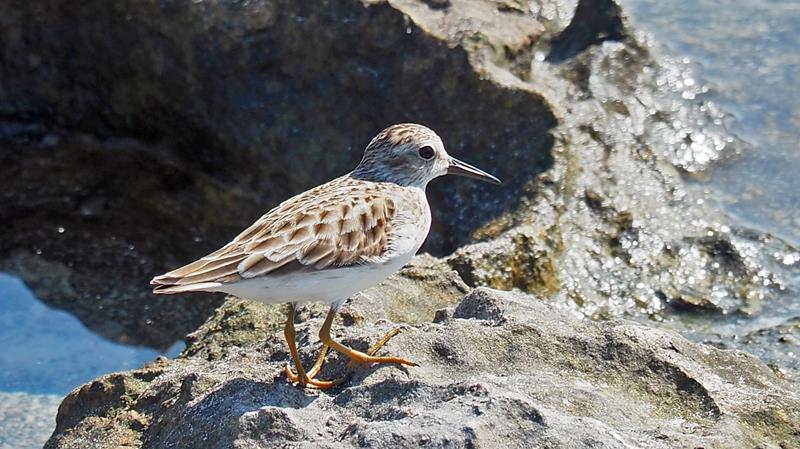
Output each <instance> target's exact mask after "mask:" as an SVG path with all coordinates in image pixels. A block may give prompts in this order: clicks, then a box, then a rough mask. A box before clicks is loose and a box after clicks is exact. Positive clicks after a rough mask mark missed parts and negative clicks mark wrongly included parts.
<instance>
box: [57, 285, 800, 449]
mask: <svg viewBox="0 0 800 449" xmlns="http://www.w3.org/2000/svg"><path fill="white" fill-rule="evenodd" d="M455 310H456V313H455V314H454V316H453V318H451V319H449V320H446V321H444V322H442V323H421V324H415V325H413V326H409V327H406V328H405V330H404V331H403V332H402V333H401V334H399V335H398V336H396V337H395V338H394V339H393V340H392V341H391V342H390V343H389V344H388V345H387V347H386V348H385V349H384V350H383V351H384V352H386V353H391V354H396V355H399V356H403V357H408V358H410V359H412V360H415V361H417V362H418V363H419V366H418V367H410V368H398V367H396V366H381V367H371V368H362V369H359V370H358V371H357V372H356V373H355V374H354V375H353V377H352V378H351V380H350V381H349V382H348V383H347V384H346V385H344V386H343V387H340V388H338V389H335V390H330V391H316V390H309V391H304V390H302V389H299V388H296V387H293V386H291V385H290V384H288V383H287V381H286V379H285V377H284V376H283V374H282V370H283V366H284V365H285V364H286V362H287V360H288V354H287V351H286V348H285V343H284V342H283V340H282V333H281V332H277V333H275V334H273V335H271V336H269V337H268V338H266V339H265V341H257V340H253V341H251V342H248V343H241V342H239V343H237V344H235V345H231V346H229V347H228V348H227V352H226V353H225V354H224V356H222V357H221V358H218V359H212V360H208V359H207V358H206V357H205V356H202V355H201V354H205V353H208V350H209V349H210V347H211V346H214V347H216V345H217V344H218V342H215V341H214V339H213V338H210V337H208V336H209V334H206V336H204V337H202V338H200V339H198V340H196V341H195V342H194V343H193V346H192V347H193V348H194V349H192V347H190V348H189V349H187V352H186V353H184V354H183V355H182V356H181V357H180V358H178V359H176V360H166V359H162V360H159V361H157V362H155V363H153V364H151V365H149V366H147V367H145V368H143V369H141V370H136V371H131V372H128V373H121V374H111V375H108V376H105V377H102V378H100V379H98V380H96V381H94V382H92V383H89V384H87V385H84V386H83V387H81V388H79V389H77V390H75V391H73V392H72V393H70V395H69V396H67V398H66V399H65V400H64V402H63V403H62V405H61V407H60V409H59V416H58V426H57V429H56V432H55V433H54V434H53V436H52V437H51V438H50V440H49V441H48V443H47V445H46V446H45V447H46V448H67V447H174V448H181V447H198V445H201V446H202V447H220V448H222V447H240V448H260V447H331V448H334V447H354V446H358V447H389V446H392V447H417V446H423V447H471V446H486V447H603V448H621V447H650V448H672V447H707V448H717V447H719V448H722V447H725V448H752V447H757V446H760V447H795V446H796V445H797V444H800V395H798V393H797V391H796V390H795V389H793V388H791V386H790V384H788V383H787V382H786V381H784V380H782V379H780V378H779V377H777V376H776V375H775V374H774V373H773V372H772V371H771V370H770V369H769V368H768V367H766V366H765V365H764V364H763V363H761V362H760V361H758V360H757V359H756V358H755V357H753V356H750V355H748V354H746V353H743V352H739V351H730V350H728V351H724V350H719V349H715V348H712V347H709V346H705V345H701V344H696V343H691V342H689V341H687V340H686V339H684V338H682V337H680V336H678V335H677V334H675V333H672V332H668V331H663V330H657V329H652V328H649V327H646V326H643V325H640V324H634V323H631V322H627V321H611V322H604V323H595V322H591V321H587V320H583V319H579V318H575V317H574V316H571V315H570V314H568V313H565V312H563V311H559V310H558V309H556V308H554V307H552V306H550V305H548V304H546V303H544V302H542V301H541V300H540V299H538V298H535V297H532V296H527V295H524V294H519V293H505V292H499V291H495V290H490V289H486V288H479V289H476V290H474V291H473V292H472V293H470V294H468V295H467V296H465V297H464V298H463V299H462V300H461V301H460V302H459V303H458V304H457V305H456V306H455ZM487 310H492V312H491V313H488V314H487V313H485V311H487ZM226 319H229V318H225V317H224V316H222V315H218V316H216V317H215V318H213V319H212V320H210V321H209V323H207V324H206V326H211V325H218V326H224V324H223V323H222V321H224V320H226ZM321 321H322V318H321V317H319V318H313V319H311V320H309V321H307V322H305V323H302V324H300V325H299V327H298V330H299V333H300V335H301V340H302V341H304V342H305V343H304V344H303V346H302V348H303V350H302V353H303V356H304V358H305V359H306V361H307V363H310V362H311V361H312V360H313V358H314V355H315V354H314V352H315V351H316V350H317V349H318V348H319V344H318V341H317V340H316V338H315V337H314V334H315V332H316V330H317V328H318V327H319V325H320V324H321ZM389 327H390V326H389V324H388V323H384V324H374V323H372V322H365V323H361V324H354V325H352V326H348V327H345V328H341V327H337V328H336V333H337V334H338V335H339V338H341V339H342V340H343V341H345V342H347V343H349V344H353V345H354V346H356V347H364V346H367V345H368V344H369V343H370V342H372V341H374V340H375V339H376V338H378V337H379V336H380V335H381V334H382V333H383V332H385V331H386V330H387V329H388V328H389ZM258 333H259V334H260V331H259V332H258ZM312 342H313V343H312ZM189 353H191V355H190V354H189ZM342 369H343V364H342V362H341V361H339V360H334V361H332V362H330V363H329V365H328V366H327V367H326V368H325V369H324V373H325V375H335V374H338V373H341V372H342ZM201 442H202V443H201Z"/></svg>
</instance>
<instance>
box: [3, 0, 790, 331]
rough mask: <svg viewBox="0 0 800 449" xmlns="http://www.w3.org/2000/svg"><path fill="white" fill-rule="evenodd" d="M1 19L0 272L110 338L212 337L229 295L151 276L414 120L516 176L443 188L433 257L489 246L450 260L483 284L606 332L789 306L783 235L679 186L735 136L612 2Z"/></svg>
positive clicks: (210, 7) (86, 13) (195, 5)
mask: <svg viewBox="0 0 800 449" xmlns="http://www.w3.org/2000/svg"><path fill="white" fill-rule="evenodd" d="M0 17H2V19H0V20H2V24H3V26H2V27H0V41H2V42H3V43H4V44H3V46H2V47H0V79H2V80H3V82H2V83H0V137H2V138H3V143H2V145H3V148H4V150H5V151H3V159H2V162H3V163H2V168H0V170H1V172H0V175H2V176H0V195H3V198H2V200H3V203H4V204H10V205H12V206H13V207H4V208H2V209H0V219H2V220H3V221H4V222H7V223H14V226H11V227H7V228H6V229H4V230H3V231H0V232H2V237H3V238H1V239H0V242H2V243H0V269H3V270H4V271H10V272H12V273H14V274H17V275H19V276H20V277H22V278H23V280H25V281H26V282H27V283H28V284H29V285H31V287H32V288H33V289H34V290H35V291H36V293H37V295H38V296H40V297H41V298H43V299H44V300H45V301H46V302H48V303H49V304H51V305H53V306H56V307H61V308H65V309H67V310H69V311H71V312H72V313H74V314H75V315H76V316H78V317H80V318H81V319H82V320H83V321H84V323H86V324H87V325H88V326H89V327H91V328H92V329H94V330H95V331H97V332H99V333H101V334H103V335H106V336H108V337H110V338H114V339H115V340H118V341H124V342H131V343H137V344H146V345H150V346H156V347H167V346H169V345H170V344H171V343H172V342H173V341H174V340H175V339H176V338H178V337H179V336H180V335H182V334H183V333H185V332H188V331H189V330H191V329H193V328H195V327H196V326H197V325H198V324H199V323H201V322H202V321H203V320H204V319H205V318H206V317H207V316H209V315H210V314H211V312H212V310H213V308H214V307H216V306H217V305H218V304H219V303H220V300H219V299H209V298H205V299H195V298H190V299H185V300H180V299H177V300H176V299H173V298H169V299H167V300H164V299H153V297H152V295H151V294H150V293H149V291H148V288H147V286H146V281H147V280H148V279H149V278H150V277H151V276H152V275H153V274H156V273H158V272H160V271H162V270H165V269H168V268H174V267H175V266H176V265H178V264H180V263H184V262H187V261H189V260H192V259H193V258H195V257H199V256H201V255H203V254H204V253H206V252H208V251H210V250H213V249H214V248H215V247H216V246H217V245H221V244H223V243H225V242H226V241H227V240H228V239H230V238H231V236H232V235H234V234H235V230H236V229H241V228H243V227H244V226H246V225H247V224H249V223H250V222H251V221H252V220H253V219H255V218H256V217H257V216H258V215H259V214H260V213H262V212H263V211H264V210H266V209H268V208H269V207H270V206H272V205H275V204H276V203H277V202H278V201H279V200H282V199H284V198H285V197H287V196H288V195H290V194H292V193H296V192H298V191H300V190H303V189H305V188H308V187H310V186H312V185H315V184H317V183H319V182H321V181H324V180H326V179H330V178H331V177H333V176H335V175H338V174H341V173H342V172H345V171H347V170H348V169H350V168H352V167H353V166H354V165H355V163H356V162H357V161H358V159H359V157H360V155H361V151H362V148H363V146H364V145H365V143H366V142H367V141H368V140H369V139H370V138H371V137H372V135H373V134H374V133H375V132H377V131H378V130H379V129H381V128H382V127H384V126H386V125H387V124H389V123H392V122H398V121H405V120H410V121H416V122H422V123H426V124H429V125H431V126H432V127H433V128H435V129H436V130H437V131H439V132H440V134H441V135H442V136H443V137H444V140H445V142H446V144H447V146H448V148H449V149H450V151H451V152H452V153H453V154H457V155H459V156H462V157H463V158H464V159H467V160H469V161H470V162H474V163H475V164H476V165H479V166H481V167H484V168H486V169H488V170H489V171H492V172H494V173H496V174H497V175H498V176H500V177H501V178H502V179H503V180H504V181H505V184H504V186H503V187H501V188H498V189H487V188H485V186H482V185H480V184H479V183H474V182H469V181H465V180H453V179H450V180H446V181H438V182H436V183H434V185H432V186H431V188H430V189H429V196H430V197H431V202H432V205H433V209H434V211H435V214H434V215H435V217H434V228H433V231H432V234H431V237H430V239H429V242H428V244H427V247H426V248H427V249H428V250H430V251H432V252H434V253H435V254H437V255H445V254H448V253H450V252H451V251H453V250H454V249H456V248H457V247H458V246H459V245H461V244H464V243H466V242H472V241H475V239H479V240H483V241H484V243H479V244H477V245H471V246H467V247H465V248H462V249H460V250H459V251H457V252H456V253H455V254H453V255H452V256H450V257H449V258H448V259H447V261H448V264H449V265H450V266H451V267H452V268H454V269H456V270H457V271H458V272H459V274H460V276H461V277H462V278H463V279H464V280H465V281H466V282H467V283H468V284H470V285H472V286H477V285H486V286H492V287H496V288H503V289H505V288H518V289H521V290H523V291H526V292H530V293H534V294H538V295H543V296H547V297H550V298H552V299H553V300H554V301H555V302H557V303H559V304H561V305H563V306H564V307H569V308H572V309H575V310H578V311H580V312H581V313H584V314H587V315H589V316H595V317H606V316H619V315H622V314H629V313H637V312H642V313H644V314H657V313H660V312H661V311H662V310H663V309H665V308H666V307H668V306H675V307H676V308H678V309H689V310H697V309H700V310H708V311H711V312H713V313H718V314H730V313H733V312H744V313H753V312H757V311H758V310H759V307H760V304H761V301H762V298H763V297H764V296H765V294H771V293H772V292H774V291H777V290H780V289H781V288H782V283H781V279H780V276H779V275H778V274H775V273H777V270H778V269H776V268H774V267H772V266H770V264H771V263H772V261H771V260H770V258H769V257H768V256H766V254H768V253H767V252H766V251H764V250H762V248H763V247H764V246H765V244H770V245H771V244H772V242H765V241H764V240H765V239H768V237H764V236H759V235H751V234H748V233H747V232H745V231H740V230H738V229H736V227H735V226H731V225H729V224H726V222H727V220H726V219H725V217H721V216H720V215H719V214H718V213H716V212H715V211H714V210H713V209H712V208H710V207H708V206H706V205H698V204H696V201H697V200H698V199H697V198H694V197H692V196H691V195H689V194H687V193H686V191H685V189H684V188H683V185H682V181H681V179H680V176H679V174H680V172H684V173H698V172H701V171H702V170H703V169H704V168H705V167H707V166H708V164H710V163H711V162H713V161H715V160H718V159H719V158H721V157H723V156H724V155H726V154H732V153H733V152H734V151H735V149H736V147H737V142H736V141H735V140H734V139H733V138H732V137H730V136H729V135H728V134H727V133H726V132H725V130H724V128H723V127H722V120H723V118H724V115H723V114H722V113H720V112H719V111H717V110H716V108H715V107H714V105H713V104H712V103H709V102H708V101H705V100H704V99H703V94H704V92H705V91H706V88H705V87H704V86H702V84H701V83H699V82H695V81H694V79H693V78H692V76H693V75H692V74H691V72H690V71H689V69H688V68H687V67H685V66H684V65H682V64H681V63H680V62H678V61H674V60H671V59H670V58H667V57H659V58H654V57H653V56H652V55H651V46H650V45H649V44H648V43H647V42H646V40H644V39H643V38H642V37H641V36H638V35H637V34H636V33H635V32H633V31H632V29H631V28H630V26H629V25H628V24H627V20H626V19H625V17H624V15H622V13H621V11H620V8H619V6H618V5H616V4H615V3H613V2H611V1H610V0H584V1H580V2H571V1H563V2H555V1H541V2H532V3H529V4H526V3H525V2H516V1H510V0H509V1H489V0H486V1H466V0H459V1H446V2H430V1H428V2H424V1H412V0H392V1H367V0H337V1H325V2H320V3H318V4H314V3H309V2H295V1H278V0H275V1H267V0H260V1H250V2H229V1H221V0H215V1H202V2H189V1H181V2H166V1H153V2H144V3H143V2H141V1H136V0H114V1H112V2H108V1H102V2H101V1H88V2H79V3H77V4H76V3H75V2H68V1H64V0H46V1H38V2H24V1H13V2H7V3H4V4H3V5H2V6H0ZM689 80H692V82H689ZM87 133H88V134H89V136H87V135H86V134H87ZM676 167H677V170H676ZM17 173H22V174H23V176H16V174H17ZM53 181H55V182H53ZM700 200H702V199H700ZM53 211H57V212H56V213H54V212H53ZM62 229H63V232H61V230H62ZM473 231H474V232H473ZM759 240H761V241H759ZM172 302H178V303H180V304H181V306H179V307H177V308H171V307H170V303H172ZM143 304H144V305H143ZM176 310H180V313H178V314H176V313H175V311H176Z"/></svg>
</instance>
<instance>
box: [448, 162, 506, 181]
mask: <svg viewBox="0 0 800 449" xmlns="http://www.w3.org/2000/svg"><path fill="white" fill-rule="evenodd" d="M447 174H448V175H458V176H466V177H467V178H475V179H480V180H481V181H486V182H491V183H492V184H500V180H499V179H497V178H496V177H494V176H492V175H490V174H489V173H486V172H485V171H483V170H481V169H479V168H477V167H473V166H472V165H469V164H467V163H466V162H461V161H459V160H458V159H456V158H454V157H451V158H450V166H449V167H447Z"/></svg>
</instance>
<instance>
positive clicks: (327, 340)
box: [319, 308, 417, 366]
mask: <svg viewBox="0 0 800 449" xmlns="http://www.w3.org/2000/svg"><path fill="white" fill-rule="evenodd" d="M335 315H336V309H334V308H331V310H330V311H329V312H328V316H327V317H325V323H323V324H322V329H320V330H319V339H320V340H322V343H323V344H324V345H326V346H330V347H331V348H333V349H334V350H336V351H338V352H340V353H342V354H344V355H346V356H347V357H348V358H350V361H351V363H352V362H354V363H361V364H368V363H397V364H400V365H410V366H417V364H416V363H415V362H412V361H411V360H406V359H404V358H401V357H377V356H375V355H374V354H375V353H376V352H378V350H380V349H381V348H382V347H383V345H385V344H386V343H387V342H388V341H389V340H390V339H391V338H392V337H394V336H395V335H397V333H398V332H399V331H400V330H399V329H392V330H391V331H389V332H388V333H387V334H386V335H384V336H383V338H381V339H380V340H379V341H378V342H377V343H376V344H375V345H373V347H372V348H370V350H369V351H368V353H367V354H364V353H363V352H360V351H356V350H354V349H350V348H348V347H347V346H344V345H343V344H341V343H339V342H337V341H335V340H334V339H332V338H331V324H333V317H334V316H335Z"/></svg>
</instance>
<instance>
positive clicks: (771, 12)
mask: <svg viewBox="0 0 800 449" xmlns="http://www.w3.org/2000/svg"><path fill="white" fill-rule="evenodd" d="M621 1H622V4H623V5H624V6H625V7H626V10H627V11H628V12H629V13H630V14H631V15H632V17H633V19H634V21H635V22H636V23H637V24H639V25H640V26H639V28H640V29H643V30H645V31H647V32H650V33H652V35H653V36H654V37H655V38H656V40H657V41H658V42H659V43H661V44H664V45H665V46H666V47H668V48H669V49H670V50H671V53H673V54H677V55H681V56H686V57H688V58H689V59H690V60H691V61H693V62H694V63H696V65H698V66H699V75H700V76H701V77H702V78H703V79H704V80H705V81H707V82H708V83H709V84H710V87H711V93H712V97H711V99H712V100H713V101H715V102H716V103H718V104H720V105H721V106H722V109H723V110H725V111H727V112H729V113H731V114H732V120H731V121H730V124H729V128H730V129H731V130H732V131H733V132H734V133H735V134H736V135H738V136H739V137H742V138H744V139H745V140H746V141H748V142H749V143H750V144H752V146H753V147H752V150H750V151H747V152H745V153H744V154H743V155H742V156H741V157H740V158H738V159H737V160H736V161H734V162H733V163H730V164H726V165H723V166H722V167H717V168H715V169H714V170H713V171H712V173H711V176H710V177H709V179H708V180H707V181H706V182H703V183H701V184H700V185H699V187H700V188H702V189H705V190H708V191H709V192H710V193H711V194H712V197H713V198H715V199H716V200H717V201H718V202H719V203H720V205H721V207H722V208H723V210H725V211H726V212H727V213H728V214H730V215H732V216H734V217H736V218H737V219H738V221H739V222H740V223H746V224H747V225H749V226H750V227H753V228H755V229H759V230H761V231H765V232H769V233H771V234H773V235H777V236H779V237H782V238H783V239H785V240H787V241H789V242H791V243H793V244H795V245H798V246H800V180H799V179H798V175H800V148H798V147H800V1H798V0H670V1H663V0H621Z"/></svg>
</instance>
